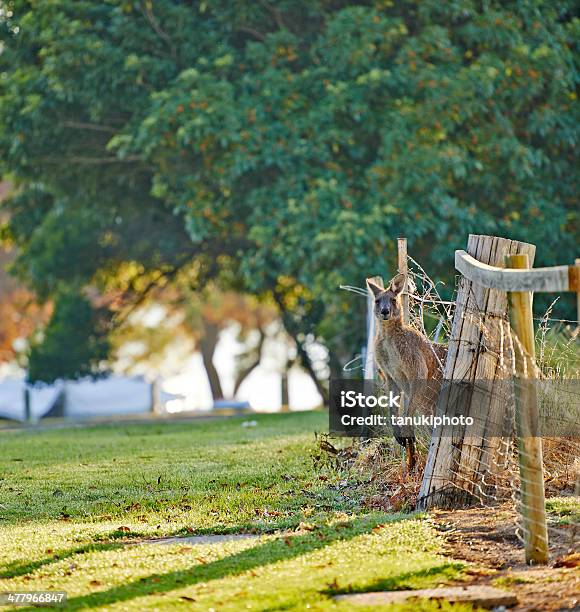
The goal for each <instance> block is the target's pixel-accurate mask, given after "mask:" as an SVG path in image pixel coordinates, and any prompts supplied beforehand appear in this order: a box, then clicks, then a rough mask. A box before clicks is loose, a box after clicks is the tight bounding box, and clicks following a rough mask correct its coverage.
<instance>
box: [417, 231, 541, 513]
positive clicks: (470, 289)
mask: <svg viewBox="0 0 580 612" xmlns="http://www.w3.org/2000/svg"><path fill="white" fill-rule="evenodd" d="M535 250H536V247H535V246H534V245H532V244H527V243H525V242H518V241H516V240H509V239H507V238H498V237H495V236H479V235H474V234H471V235H470V236H469V239H468V242H467V252H468V254H469V255H471V256H472V257H474V258H475V259H477V260H478V261H479V262H482V263H484V264H488V265H491V266H498V267H501V266H503V265H504V256H505V255H508V254H511V253H527V254H528V255H529V257H530V261H533V257H534V254H535ZM507 306H508V304H507V295H506V292H505V291H500V290H497V289H488V288H486V287H483V286H482V285H479V284H477V283H474V282H472V281H470V280H469V279H467V278H465V277H463V276H462V277H461V278H460V281H459V286H458V290H457V304H456V307H455V315H454V317H453V325H452V328H451V335H450V338H449V348H448V354H447V359H446V361H445V371H444V375H443V378H444V381H451V382H450V384H456V383H462V384H463V383H465V384H466V386H467V388H471V389H474V387H475V386H476V383H477V381H480V382H481V381H487V382H486V383H485V384H484V386H487V387H489V385H490V384H494V381H496V380H497V381H499V380H501V379H502V378H504V379H508V378H511V372H506V371H503V370H502V359H503V357H502V354H501V353H502V338H503V333H504V330H505V327H506V325H505V323H504V319H505V317H506V315H507ZM444 385H445V382H444ZM502 388H504V386H503V385H502V384H501V383H500V385H499V390H498V393H497V394H491V395H490V397H489V400H488V401H482V398H481V396H478V395H477V394H475V393H473V394H471V396H470V397H467V398H466V401H465V404H464V405H462V407H461V414H462V415H464V416H465V417H468V416H470V417H473V418H474V422H475V424H476V427H475V428H470V431H466V432H461V431H460V432H459V433H456V432H455V430H454V429H453V427H450V428H447V427H445V426H441V427H439V428H437V429H436V430H435V431H434V432H433V435H432V438H431V443H430V446H429V454H428V456H427V464H426V466H425V473H424V476H423V482H422V484H421V491H420V493H419V499H418V501H417V506H418V508H419V509H424V508H429V507H433V506H443V507H449V508H456V507H459V506H466V505H469V504H472V503H474V502H476V501H477V500H479V499H480V498H481V495H482V492H483V494H485V493H486V487H487V486H488V485H487V484H486V483H487V481H488V478H487V477H488V476H489V475H492V474H493V473H494V472H496V471H497V469H498V467H497V459H498V458H499V452H500V442H501V440H500V437H499V436H498V433H497V431H495V432H494V433H493V434H492V435H488V430H487V428H488V426H489V427H492V428H494V427H495V428H496V429H497V425H494V424H497V423H501V422H502V419H503V415H504V413H505V401H506V398H505V397H503V396H502V394H501V393H500V392H499V391H501V389H502ZM456 409H457V397H456V394H455V393H451V394H449V393H441V395H440V397H439V401H438V405H437V414H438V415H440V416H443V415H447V416H449V417H453V416H455V411H456Z"/></svg>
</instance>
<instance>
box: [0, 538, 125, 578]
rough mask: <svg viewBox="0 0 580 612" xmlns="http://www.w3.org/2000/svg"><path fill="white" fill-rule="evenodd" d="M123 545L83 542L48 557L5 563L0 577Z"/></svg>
mask: <svg viewBox="0 0 580 612" xmlns="http://www.w3.org/2000/svg"><path fill="white" fill-rule="evenodd" d="M123 547H124V544H121V543H119V542H106V543H102V544H95V543H90V544H84V545H83V546H77V547H76V548H71V549H69V550H64V551H61V552H57V553H54V554H53V555H51V556H50V557H45V558H44V559H37V560H36V561H28V562H24V563H20V562H12V563H7V564H6V565H4V566H3V567H2V568H1V569H0V578H16V577H17V576H24V575H26V574H30V573H31V572H34V571H35V570H37V569H38V568H40V567H44V566H45V565H50V564H51V563H58V562H59V561H62V560H63V559H69V558H70V557H74V556H75V555H84V554H85V553H91V552H99V551H103V550H115V549H118V548H123Z"/></svg>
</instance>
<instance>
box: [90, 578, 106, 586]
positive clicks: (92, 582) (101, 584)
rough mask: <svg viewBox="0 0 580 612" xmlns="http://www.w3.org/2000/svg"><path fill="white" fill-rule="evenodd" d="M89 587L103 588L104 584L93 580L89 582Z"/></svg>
mask: <svg viewBox="0 0 580 612" xmlns="http://www.w3.org/2000/svg"><path fill="white" fill-rule="evenodd" d="M89 586H92V587H100V586H103V583H102V582H101V581H100V580H91V581H90V582H89Z"/></svg>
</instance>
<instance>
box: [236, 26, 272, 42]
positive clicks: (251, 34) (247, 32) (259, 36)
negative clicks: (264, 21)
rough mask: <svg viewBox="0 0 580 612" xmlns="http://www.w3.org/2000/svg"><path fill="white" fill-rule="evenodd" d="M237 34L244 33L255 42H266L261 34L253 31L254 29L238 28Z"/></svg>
mask: <svg viewBox="0 0 580 612" xmlns="http://www.w3.org/2000/svg"><path fill="white" fill-rule="evenodd" d="M238 32H244V33H246V34H249V35H250V36H253V37H254V38H255V39H256V40H259V41H260V42H265V41H266V36H265V35H264V34H262V33H261V32H258V30H254V28H249V27H247V26H240V27H239V28H238Z"/></svg>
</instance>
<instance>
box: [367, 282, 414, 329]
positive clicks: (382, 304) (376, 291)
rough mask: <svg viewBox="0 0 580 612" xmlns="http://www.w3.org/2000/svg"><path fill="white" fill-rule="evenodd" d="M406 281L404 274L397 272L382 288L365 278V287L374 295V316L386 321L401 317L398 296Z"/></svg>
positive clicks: (401, 311) (401, 309)
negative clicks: (385, 286)
mask: <svg viewBox="0 0 580 612" xmlns="http://www.w3.org/2000/svg"><path fill="white" fill-rule="evenodd" d="M406 281H407V277H406V276H405V275H404V274H397V276H395V277H394V278H393V279H391V282H390V283H389V284H388V286H387V288H386V289H384V288H383V287H380V286H379V285H377V284H376V283H375V282H373V281H372V280H371V279H370V278H367V287H368V288H369V289H370V290H371V291H372V292H373V295H374V296H375V316H376V317H377V319H382V320H383V321H387V320H389V319H400V318H401V315H402V313H403V308H402V306H401V300H400V297H399V296H400V295H401V293H402V292H403V289H404V287H405V282H406Z"/></svg>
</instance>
